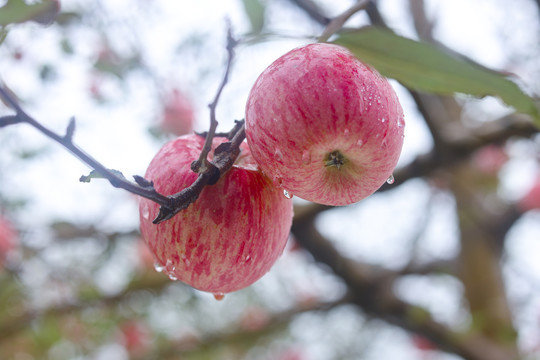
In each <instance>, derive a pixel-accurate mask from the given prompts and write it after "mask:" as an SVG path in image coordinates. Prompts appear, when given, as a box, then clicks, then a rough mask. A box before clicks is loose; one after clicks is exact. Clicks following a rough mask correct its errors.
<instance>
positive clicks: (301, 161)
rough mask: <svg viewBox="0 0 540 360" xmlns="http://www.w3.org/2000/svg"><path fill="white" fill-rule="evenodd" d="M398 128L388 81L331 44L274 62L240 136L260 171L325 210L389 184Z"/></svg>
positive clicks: (254, 92) (400, 122)
mask: <svg viewBox="0 0 540 360" xmlns="http://www.w3.org/2000/svg"><path fill="white" fill-rule="evenodd" d="M404 125H405V122H404V119H403V110H402V108H401V105H400V103H399V100H398V98H397V95H396V93H395V92H394V90H393V89H392V87H391V86H390V84H389V83H388V81H387V80H386V79H385V78H383V77H382V76H381V75H379V74H378V73H377V72H376V71H375V70H374V69H373V68H371V67H369V66H368V65H366V64H364V63H362V62H360V61H359V60H358V59H357V58H355V57H354V55H353V54H352V53H350V52H349V51H348V50H347V49H345V48H343V47H340V46H337V45H333V44H321V43H319V44H310V45H306V46H303V47H300V48H296V49H294V50H292V51H290V52H288V53H286V54H285V55H283V56H281V57H280V58H279V59H277V60H276V61H275V62H274V63H272V64H271V65H270V66H269V67H268V68H267V69H266V70H264V71H263V72H262V74H261V75H260V76H259V77H258V79H257V80H256V82H255V84H254V85H253V87H252V89H251V91H250V94H249V97H248V101H247V104H246V137H247V141H248V144H249V147H250V148H251V152H252V154H253V157H254V158H255V160H256V161H257V163H258V164H259V166H260V167H261V169H262V170H263V172H264V173H265V174H266V175H267V176H268V177H270V178H271V179H273V181H274V183H275V184H276V185H278V186H282V187H283V188H284V189H286V190H287V191H288V192H289V193H291V194H292V195H296V196H298V197H300V198H303V199H305V200H310V201H313V202H317V203H320V204H325V205H347V204H351V203H355V202H357V201H359V200H361V199H363V198H365V197H367V196H369V195H371V194H372V193H373V192H375V191H376V190H377V189H378V188H379V187H380V186H381V185H382V184H384V182H385V181H387V180H388V179H392V177H391V176H392V172H393V170H394V168H395V166H396V163H397V161H398V158H399V155H400V153H401V148H402V145H403V137H404ZM390 181H391V180H390Z"/></svg>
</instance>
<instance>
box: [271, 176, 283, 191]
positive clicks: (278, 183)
mask: <svg viewBox="0 0 540 360" xmlns="http://www.w3.org/2000/svg"><path fill="white" fill-rule="evenodd" d="M272 183H273V184H274V186H276V187H278V188H280V187H282V186H283V185H282V183H283V179H282V178H281V176H279V175H276V176H274V177H273V178H272Z"/></svg>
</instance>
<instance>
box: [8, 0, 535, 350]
mask: <svg viewBox="0 0 540 360" xmlns="http://www.w3.org/2000/svg"><path fill="white" fill-rule="evenodd" d="M0 3H1V4H2V5H1V6H2V7H0V26H1V29H0V30H1V41H2V42H1V45H0V75H1V77H2V80H3V81H4V82H5V84H6V85H7V86H9V87H10V89H11V90H12V91H13V93H14V94H16V96H17V97H18V98H19V99H20V101H21V103H22V104H23V106H24V108H25V109H26V110H27V111H28V112H29V113H30V114H32V115H33V116H34V117H35V118H37V119H38V120H39V121H41V122H43V124H45V125H47V126H48V127H51V128H52V129H55V130H57V131H58V132H59V133H62V132H63V131H65V127H66V125H67V123H68V121H69V119H70V118H71V117H72V116H75V118H76V121H77V131H76V133H75V136H74V141H75V142H76V143H77V144H79V145H80V146H81V147H82V148H83V149H85V150H86V151H88V153H90V154H92V155H93V156H94V157H96V158H97V159H99V160H100V161H102V162H103V163H104V164H105V165H106V166H109V167H111V168H115V169H119V170H121V171H122V172H124V174H141V175H142V174H144V171H145V168H146V166H147V164H148V163H149V161H150V159H151V158H152V157H153V155H154V154H155V153H156V151H157V150H158V149H159V147H160V146H161V145H163V143H164V142H166V141H167V140H169V139H171V138H173V137H174V136H176V135H179V134H181V133H184V132H189V131H192V129H195V130H196V131H204V130H205V129H206V127H207V126H208V109H207V104H208V103H209V102H210V101H211V100H212V98H213V96H214V94H215V92H216V90H217V87H218V84H219V82H220V77H221V76H222V73H223V66H224V64H225V61H226V51H225V38H226V19H229V21H230V23H231V24H232V26H233V29H234V32H235V34H236V36H237V38H238V39H239V41H240V44H239V45H238V47H237V49H236V52H237V54H236V59H235V63H234V67H233V70H232V73H231V78H230V82H229V84H228V85H227V87H226V88H225V90H224V93H223V98H222V99H221V101H220V103H219V105H218V120H219V121H220V130H222V131H228V129H230V128H231V127H232V125H233V124H234V120H235V119H241V118H243V116H244V104H245V100H246V98H247V93H248V91H249V89H250V86H251V84H252V83H253V82H254V80H255V79H256V77H257V76H258V74H259V73H260V72H261V71H262V70H263V69H264V68H265V67H266V66H268V65H269V64H270V63H271V62H272V61H273V60H275V59H276V58H277V57H279V56H280V55H282V54H283V53H285V52H286V51H288V50H290V49H292V48H293V47H296V46H299V45H302V44H306V43H309V42H313V41H316V39H317V38H318V37H319V36H320V35H321V34H322V33H323V31H324V30H325V28H326V27H327V25H328V24H329V23H331V22H332V20H333V19H336V18H339V17H340V16H341V15H342V14H344V13H347V10H348V9H350V8H351V7H354V6H355V5H358V3H359V2H358V3H357V2H355V1H351V0H338V1H329V0H328V1H327V0H266V1H265V0H243V1H240V0H223V1H219V2H218V1H211V0H201V1H197V2H191V1H157V0H155V1H150V0H131V1H114V2H112V1H101V0H99V1H84V0H66V1H62V2H61V4H59V3H58V2H57V1H52V0H49V1H43V2H30V1H28V2H24V1H22V0H7V1H2V2H0ZM344 26H345V27H347V28H360V27H363V26H376V27H378V28H381V27H383V28H387V29H391V30H392V31H393V32H395V33H397V34H399V35H402V36H404V37H406V38H410V39H413V40H421V41H422V42H423V43H428V44H431V45H433V46H434V47H435V48H436V49H439V50H438V51H440V53H443V54H451V56H452V57H454V58H457V59H460V61H462V62H466V63H470V62H471V61H474V62H478V63H479V64H481V65H482V66H485V67H488V68H491V69H494V70H496V71H498V73H496V76H500V74H503V75H507V76H509V77H510V78H511V79H512V80H513V81H515V82H517V83H518V84H519V86H520V87H521V89H523V90H524V91H525V92H526V93H528V94H529V95H532V96H533V97H535V96H536V97H537V94H539V93H540V88H539V87H538V84H539V83H540V81H539V80H540V62H539V61H538V59H539V58H540V41H539V40H540V37H539V36H540V2H538V1H533V0H515V1H513V2H508V1H503V0H474V1H465V0H460V1H452V2H448V1H441V0H408V1H393V0H378V1H373V2H369V4H367V7H364V8H362V9H361V10H360V11H357V12H355V14H354V15H353V16H352V17H350V18H348V20H347V21H346V22H345V24H344ZM333 39H334V38H331V40H333ZM368 40H369V41H368V43H371V44H373V47H375V48H376V47H377V46H379V45H381V46H380V47H381V48H382V49H385V47H387V48H388V46H387V45H386V44H385V43H376V42H374V40H372V39H371V38H368ZM338 41H339V39H338ZM343 41H344V40H343ZM354 41H357V39H356V40H354ZM415 44H416V43H415ZM411 46H412V45H411ZM390 50H392V49H390ZM390 52H391V51H390ZM406 52H407V51H405V53H406ZM464 57H466V58H467V59H466V60H464ZM376 60H377V59H376ZM375 65H376V64H375ZM404 67H405V66H404ZM422 71H423V69H419V70H418V69H417V70H416V73H415V74H416V75H417V77H420V74H421V72H422ZM413 73H414V72H413ZM494 74H495V73H494ZM445 76H448V74H446V75H445ZM456 77H457V78H460V77H463V74H459V73H458V74H457V75H456ZM413 82H414V79H413ZM401 83H404V82H403V81H402V82H401ZM392 85H393V86H395V88H396V91H398V95H399V96H400V99H401V102H402V105H403V107H404V110H405V118H406V122H407V125H406V137H405V145H404V150H403V153H402V157H401V159H400V163H399V165H398V168H397V169H396V172H395V174H394V179H395V181H394V183H393V184H385V185H384V186H383V187H382V188H381V189H380V191H378V192H377V193H376V194H374V195H372V196H371V197H370V198H368V199H366V200H364V201H362V202H360V203H358V204H355V205H352V206H347V207H342V208H329V207H323V206H317V205H314V204H310V203H307V202H305V201H302V200H299V199H296V198H295V218H294V223H293V228H292V232H291V237H290V243H289V246H288V247H287V248H286V250H285V252H284V254H283V257H282V259H280V260H279V261H278V263H277V264H276V265H275V266H274V268H273V269H272V271H270V273H268V274H267V275H266V276H265V277H263V278H262V279H261V280H260V281H258V282H257V283H256V284H254V285H253V286H251V287H249V288H247V289H245V290H242V291H239V292H236V293H233V294H228V295H227V296H225V298H224V299H223V300H222V301H216V300H215V299H214V297H213V296H212V295H211V294H206V293H202V292H199V291H196V290H193V289H191V288H190V287H188V286H185V285H183V284H182V283H179V282H175V281H171V280H169V279H168V278H167V276H165V275H164V274H161V273H158V272H156V271H155V270H154V267H153V259H152V256H151V255H150V254H149V253H148V252H147V250H146V248H145V245H144V243H143V242H142V241H141V240H140V238H139V232H138V212H137V200H136V197H135V196H134V195H131V194H129V193H127V192H125V191H122V190H118V189H114V188H112V187H111V186H110V185H109V184H108V183H106V182H105V181H103V182H99V181H93V182H92V183H91V184H82V183H80V182H78V178H79V177H80V176H81V175H82V174H85V173H88V169H87V168H86V166H85V165H84V164H82V163H80V162H79V161H78V160H77V159H75V158H73V157H72V156H71V155H70V154H69V153H68V152H66V151H65V149H62V148H61V147H60V146H58V145H57V144H55V143H53V142H52V141H51V140H50V139H47V138H46V137H44V136H43V135H42V134H40V133H38V132H37V131H35V130H34V129H32V128H30V127H28V126H25V125H23V124H21V125H13V126H5V127H2V128H1V129H0V209H1V210H0V214H1V219H0V264H1V265H2V270H0V358H1V359H24V360H26V359H96V360H97V359H99V360H101V359H279V360H293V359H294V360H303V359H378V360H380V359H475V360H476V359H479V360H480V359H489V360H497V359H501V360H502V359H536V358H538V357H540V266H539V264H540V262H538V261H537V254H538V253H539V252H540V243H539V242H540V212H539V211H538V209H539V208H540V190H539V189H540V136H539V135H538V128H537V127H534V126H533V125H532V122H531V119H532V117H531V116H529V115H525V114H518V113H516V112H514V110H513V109H511V108H509V107H507V106H506V105H504V103H503V102H502V101H500V100H499V99H498V98H497V97H485V98H483V99H479V98H474V97H471V96H469V95H464V94H454V95H440V94H439V95H438V94H433V93H428V92H422V91H417V90H413V89H411V88H410V87H409V88H407V87H405V86H403V85H401V84H400V83H399V82H397V81H393V82H392ZM496 86H497V85H496V84H495V85H494V87H496ZM497 91H498V88H497V89H496V90H494V92H493V94H495V95H501V97H503V98H504V96H502V94H499V93H498V92H497ZM489 93H491V92H489ZM535 94H536V95H535ZM476 95H478V94H476ZM512 105H516V104H512ZM10 113H11V112H10V110H9V109H8V108H7V107H5V108H3V109H2V115H8V114H10Z"/></svg>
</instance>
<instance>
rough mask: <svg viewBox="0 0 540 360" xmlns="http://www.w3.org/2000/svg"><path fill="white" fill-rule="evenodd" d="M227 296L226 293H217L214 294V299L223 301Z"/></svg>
mask: <svg viewBox="0 0 540 360" xmlns="http://www.w3.org/2000/svg"><path fill="white" fill-rule="evenodd" d="M224 298H225V294H224V293H215V294H214V299H216V300H217V301H221V300H223V299H224Z"/></svg>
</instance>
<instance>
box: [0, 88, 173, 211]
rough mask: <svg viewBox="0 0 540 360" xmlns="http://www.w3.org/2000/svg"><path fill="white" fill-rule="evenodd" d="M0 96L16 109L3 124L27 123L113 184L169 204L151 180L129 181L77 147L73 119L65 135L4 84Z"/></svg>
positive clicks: (160, 202)
mask: <svg viewBox="0 0 540 360" xmlns="http://www.w3.org/2000/svg"><path fill="white" fill-rule="evenodd" d="M0 97H2V99H4V101H5V102H6V104H7V105H8V106H9V107H10V108H11V109H13V110H14V111H15V115H9V116H6V117H4V118H2V119H4V120H5V119H7V120H8V121H1V123H2V124H6V123H7V124H18V123H26V124H28V125H30V126H32V127H34V128H36V129H37V130H39V131H40V132H41V133H43V134H44V135H45V136H47V137H49V138H51V139H53V140H54V141H56V142H57V143H59V144H60V145H62V146H63V147H65V148H66V149H68V150H69V151H71V153H73V155H75V156H76V157H77V158H79V159H80V160H81V161H82V162H84V163H86V164H87V165H88V166H90V167H91V168H92V169H94V170H95V171H96V172H98V173H99V174H100V175H101V176H102V177H104V178H106V179H107V180H109V182H110V183H111V185H112V186H114V187H117V188H121V189H124V190H127V191H129V192H132V193H134V194H137V195H140V196H143V197H145V198H147V199H150V200H152V201H154V202H156V203H158V204H160V205H162V206H164V205H168V203H169V199H168V198H167V197H166V196H164V195H162V194H159V193H158V192H157V191H155V189H154V188H153V186H151V183H150V182H147V183H146V185H147V186H141V185H138V184H135V183H132V182H130V181H128V180H127V179H126V178H124V177H123V176H121V175H120V174H119V173H118V172H115V171H112V170H110V169H108V168H106V167H105V166H103V165H102V164H101V163H100V162H99V161H97V160H96V159H94V158H93V157H91V156H90V155H88V154H87V153H85V152H84V151H83V150H82V149H80V148H79V147H77V146H76V145H75V144H74V143H73V140H72V137H73V132H74V130H75V125H74V124H75V122H74V120H73V119H72V120H71V121H70V123H69V126H68V128H67V130H66V134H65V135H63V136H62V135H59V134H57V133H55V132H53V131H52V130H50V129H48V128H47V127H45V126H43V125H42V124H40V123H39V122H38V121H36V120H35V119H34V118H32V117H31V116H30V115H28V114H27V113H26V112H25V111H24V110H23V109H22V108H21V106H20V105H19V103H18V102H17V100H15V98H14V97H13V96H12V95H11V94H10V93H9V91H8V90H7V89H6V88H5V87H4V86H3V85H2V86H0Z"/></svg>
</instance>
